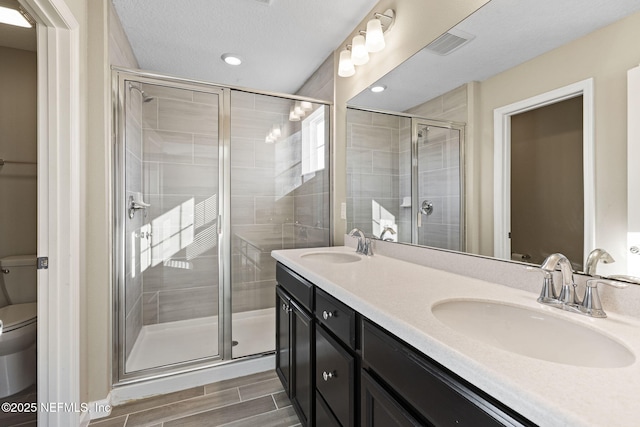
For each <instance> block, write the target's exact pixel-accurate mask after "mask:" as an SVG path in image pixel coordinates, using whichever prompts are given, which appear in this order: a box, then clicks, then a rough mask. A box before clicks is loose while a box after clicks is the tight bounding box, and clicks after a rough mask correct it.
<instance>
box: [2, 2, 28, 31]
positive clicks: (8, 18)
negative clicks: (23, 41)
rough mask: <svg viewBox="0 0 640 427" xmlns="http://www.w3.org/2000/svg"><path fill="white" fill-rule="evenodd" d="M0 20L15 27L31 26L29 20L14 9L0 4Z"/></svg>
mask: <svg viewBox="0 0 640 427" xmlns="http://www.w3.org/2000/svg"><path fill="white" fill-rule="evenodd" d="M0 22H1V23H3V24H9V25H15V26H17V27H24V28H31V27H32V25H31V22H29V21H28V20H27V18H25V16H24V15H23V14H22V13H20V12H19V11H17V10H15V9H10V8H8V7H3V6H0Z"/></svg>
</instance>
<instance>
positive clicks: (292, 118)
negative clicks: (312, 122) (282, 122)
mask: <svg viewBox="0 0 640 427" xmlns="http://www.w3.org/2000/svg"><path fill="white" fill-rule="evenodd" d="M289 121H290V122H299V121H300V116H299V115H297V114H296V112H295V109H294V108H293V107H291V110H290V111H289Z"/></svg>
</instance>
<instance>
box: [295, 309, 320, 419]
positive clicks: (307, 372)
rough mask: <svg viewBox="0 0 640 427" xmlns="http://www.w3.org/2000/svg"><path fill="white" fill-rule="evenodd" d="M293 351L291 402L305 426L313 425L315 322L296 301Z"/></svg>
mask: <svg viewBox="0 0 640 427" xmlns="http://www.w3.org/2000/svg"><path fill="white" fill-rule="evenodd" d="M290 305H291V308H292V311H291V337H292V341H291V349H292V351H293V353H292V362H291V366H292V368H293V371H294V374H293V376H292V377H291V378H292V381H293V382H292V387H291V396H290V397H291V400H292V401H293V405H294V407H295V408H296V409H297V412H298V417H299V418H300V422H301V423H302V425H303V426H306V425H311V422H310V420H312V416H313V395H314V393H313V390H314V385H313V357H312V356H313V351H312V350H313V322H312V320H311V316H309V315H308V314H306V313H305V312H304V311H303V310H302V309H301V307H300V306H298V305H297V304H296V302H295V301H294V300H291V302H290Z"/></svg>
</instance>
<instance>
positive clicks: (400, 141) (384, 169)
mask: <svg viewBox="0 0 640 427" xmlns="http://www.w3.org/2000/svg"><path fill="white" fill-rule="evenodd" d="M410 135H411V131H410V119H407V118H404V117H399V116H393V115H389V114H381V113H373V112H369V111H361V110H355V109H347V229H348V230H351V229H352V228H354V227H357V228H359V229H361V230H362V231H363V232H364V233H365V234H367V235H373V234H375V235H376V236H378V235H379V232H380V230H379V229H378V228H376V225H375V224H374V219H377V218H378V217H382V218H385V219H388V220H390V221H393V223H395V224H397V225H398V238H399V240H401V241H402V240H404V239H407V238H408V240H404V241H410V240H411V230H410V227H407V225H408V224H410V223H407V221H408V220H409V219H410V207H401V205H402V204H403V201H404V200H405V198H406V197H409V198H410V196H411V179H410V175H409V174H407V172H406V169H407V167H408V166H410V158H411V137H410ZM401 166H402V170H401ZM409 173H410V169H409ZM407 215H409V216H407ZM407 230H408V231H407ZM407 233H408V234H407Z"/></svg>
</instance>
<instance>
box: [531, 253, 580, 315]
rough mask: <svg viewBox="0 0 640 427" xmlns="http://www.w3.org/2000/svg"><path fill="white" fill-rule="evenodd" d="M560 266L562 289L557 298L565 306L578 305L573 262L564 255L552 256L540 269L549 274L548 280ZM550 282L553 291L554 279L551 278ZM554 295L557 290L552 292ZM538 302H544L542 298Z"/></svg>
mask: <svg viewBox="0 0 640 427" xmlns="http://www.w3.org/2000/svg"><path fill="white" fill-rule="evenodd" d="M558 265H559V266H560V271H561V272H562V288H561V289H560V295H559V296H558V297H557V299H558V300H560V302H562V303H565V304H573V303H576V304H577V303H578V299H577V297H576V284H575V283H574V282H573V269H572V268H571V262H570V261H569V260H568V259H567V257H566V256H564V255H562V254H551V255H549V256H548V257H547V259H545V260H544V262H543V263H542V266H541V267H540V268H541V269H542V271H543V272H546V273H548V275H545V279H546V278H547V277H550V276H551V274H552V273H553V272H554V271H555V270H556V267H557V266H558ZM550 282H551V283H550V285H551V287H552V289H553V288H554V286H553V277H551V280H550ZM553 294H555V289H553V291H552V295H553ZM541 296H542V295H541ZM538 301H539V302H542V301H540V298H538Z"/></svg>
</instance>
